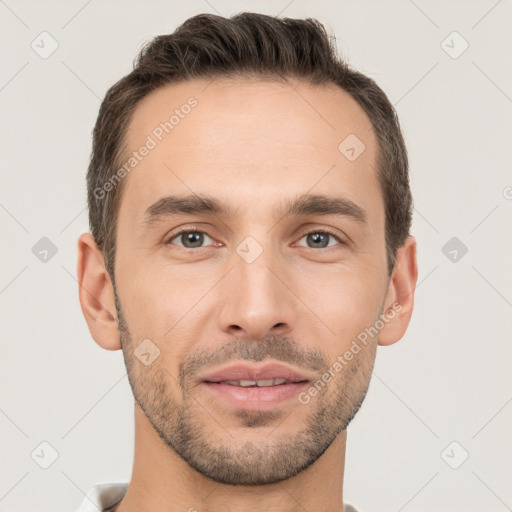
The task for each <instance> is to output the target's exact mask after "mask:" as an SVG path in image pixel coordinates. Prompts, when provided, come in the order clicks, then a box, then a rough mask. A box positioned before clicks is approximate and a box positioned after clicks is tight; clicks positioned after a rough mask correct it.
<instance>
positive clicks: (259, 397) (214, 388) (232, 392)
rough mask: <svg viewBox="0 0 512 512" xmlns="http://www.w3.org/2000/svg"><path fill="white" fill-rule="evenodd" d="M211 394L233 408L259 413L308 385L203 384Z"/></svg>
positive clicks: (294, 395)
mask: <svg viewBox="0 0 512 512" xmlns="http://www.w3.org/2000/svg"><path fill="white" fill-rule="evenodd" d="M203 385H204V386H206V388H207V389H208V390H209V391H210V393H212V394H213V395H214V396H217V397H219V398H221V399H223V400H225V401H226V402H228V403H230V404H231V405H234V406H235V407H239V408H243V409H247V410H252V411H260V410H263V409H271V408H273V407H275V406H277V405H279V404H280V403H282V402H284V401H285V400H289V399H290V398H293V397H296V396H297V395H298V394H299V392H300V391H301V390H302V389H303V388H304V387H306V386H307V385H308V383H307V382H295V383H289V384H279V385H277V386H262V387H258V386H255V387H245V388H244V387H242V386H233V385H231V384H223V383H219V384H217V383H215V382H203Z"/></svg>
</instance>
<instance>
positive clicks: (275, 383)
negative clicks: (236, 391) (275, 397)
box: [223, 379, 286, 388]
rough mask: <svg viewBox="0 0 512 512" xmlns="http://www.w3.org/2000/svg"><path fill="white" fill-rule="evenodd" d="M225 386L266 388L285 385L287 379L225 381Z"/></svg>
mask: <svg viewBox="0 0 512 512" xmlns="http://www.w3.org/2000/svg"><path fill="white" fill-rule="evenodd" d="M223 382H224V384H231V385H232V386H240V387H243V388H247V387H250V386H258V387H266V386H278V385H279V384H284V383H285V382H286V379H267V380H225V381H223Z"/></svg>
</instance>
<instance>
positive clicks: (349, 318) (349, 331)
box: [301, 271, 384, 354]
mask: <svg viewBox="0 0 512 512" xmlns="http://www.w3.org/2000/svg"><path fill="white" fill-rule="evenodd" d="M381 281H382V279H379V277H378V276H375V275H371V274H365V273H359V272H358V273H355V272H347V271H344V272H341V271H340V272H338V273H336V272H333V273H332V274H331V275H330V276H329V277H325V278H320V279H319V278H318V277H317V278H316V279H315V280H314V283H313V282H310V283H309V286H307V287H305V288H304V289H303V292H302V294H301V297H302V299H303V301H304V303H305V304H307V305H308V306H310V308H311V310H312V311H314V312H315V313H316V315H317V316H318V318H319V319H320V321H321V323H322V325H323V328H324V330H325V332H327V333H328V334H331V335H332V336H328V338H329V339H330V340H331V343H330V344H329V349H328V351H329V352H330V353H331V354H334V353H338V352H339V351H340V350H341V349H343V348H344V347H346V346H348V345H350V343H351V341H352V340H353V339H354V338H356V337H357V336H358V335H359V334H360V333H361V332H363V331H364V330H365V329H366V328H368V327H370V326H372V325H373V324H374V323H375V321H376V320H377V319H378V315H379V311H380V307H381V304H382V301H383V300H384V283H383V282H381ZM313 286H314V287H313ZM325 326H327V327H328V328H329V329H327V327H325ZM331 331H332V332H331Z"/></svg>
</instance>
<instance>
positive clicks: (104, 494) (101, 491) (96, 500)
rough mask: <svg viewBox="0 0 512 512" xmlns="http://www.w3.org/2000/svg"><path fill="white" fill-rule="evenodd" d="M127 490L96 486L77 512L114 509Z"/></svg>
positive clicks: (120, 485) (352, 511)
mask: <svg viewBox="0 0 512 512" xmlns="http://www.w3.org/2000/svg"><path fill="white" fill-rule="evenodd" d="M127 490H128V484H127V483H125V482H110V483H100V484H96V485H94V486H93V487H91V489H90V490H89V492H88V493H87V494H86V495H85V496H84V499H83V500H82V503H81V504H80V506H79V507H78V509H77V511H76V512H98V510H101V511H103V510H106V509H108V508H110V507H113V506H114V505H115V504H116V503H118V502H119V501H121V499H122V498H123V496H124V495H125V494H126V491H127ZM345 512H358V510H357V509H356V508H355V507H354V506H353V505H349V504H348V503H346V504H345ZM359 512H361V511H359Z"/></svg>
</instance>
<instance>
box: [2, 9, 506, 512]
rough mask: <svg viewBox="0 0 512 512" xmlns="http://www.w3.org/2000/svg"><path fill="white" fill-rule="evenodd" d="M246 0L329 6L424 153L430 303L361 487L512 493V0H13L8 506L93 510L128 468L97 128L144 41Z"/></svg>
mask: <svg viewBox="0 0 512 512" xmlns="http://www.w3.org/2000/svg"><path fill="white" fill-rule="evenodd" d="M244 10H249V11H254V12H261V13H266V14H273V15H278V14H280V15H281V16H287V17H315V18H317V19H319V20H320V21H321V22H323V23H324V24H325V26H326V28H327V29H328V31H329V32H330V33H334V34H335V35H336V39H337V44H338V46H339V48H340V50H341V52H342V55H343V56H344V57H345V58H347V59H348V61H349V62H350V63H351V64H352V65H353V66H354V67H356V68H358V69H359V70H361V71H362V72H364V73H366V74H368V75H369V76H371V77H372V78H374V79H375V80H376V81H377V82H378V83H379V85H380V86H381V87H382V88H383V89H384V90H385V92H386V93H387V94H388V96H389V98H390V100H391V101H392V102H393V103H394V105H395V106H396V109H397V111H398V114H399V118H400V121H401V124H402V128H403V133H404V137H405V140H406V143H407V147H408V150H409V156H410V169H411V180H412V189H413V194H414V199H415V210H414V223H413V234H414V235H415V237H416V239H417V242H418V260H419V279H418V282H419V284H418V287H417V289H416V304H415V310H414V314H413V317H412V321H411V324H410V327H409V330H408V332H407V334H406V336H405V337H404V338H403V339H402V340H401V341H400V342H399V343H397V344H395V345H393V346H391V347H387V348H386V347H381V348H379V350H378V354H377V361H376V365H375V372H374V375H373V378H372V381H371V384H370V389H369V393H368V395H367V398H366V401H365V403H364V404H363V406H362V408H361V410H360V412H359V413H358V415H357V417H356V418H355V419H354V421H353V422H352V424H351V426H350V427H349V433H348V448H347V459H346V474H345V499H346V501H348V502H352V503H354V504H355V505H357V506H358V507H360V508H361V510H362V511H365V512H371V511H394V512H399V511H402V510H403V511H406V512H413V511H417V512H420V511H432V510H436V511H438V512H441V511H464V512H471V511H475V512H476V511H482V510H485V511H486V512H490V511H496V512H500V511H505V510H511V507H512V486H511V485H510V482H511V480H510V477H511V469H512V436H511V435H510V432H512V428H511V427H512V403H511V402H512V386H511V383H512V372H511V371H510V366H511V356H512V348H511V336H510V335H511V319H512V315H511V311H512V286H511V284H512V283H511V281H512V279H511V278H512V271H511V265H510V262H511V261H512V258H511V253H512V250H511V249H512V243H511V236H510V233H511V227H512V226H511V209H512V200H511V198H512V176H511V174H510V169H511V154H510V147H511V141H512V137H511V136H512V126H511V122H510V121H511V117H510V115H511V111H512V99H511V98H512V68H511V66H510V62H511V49H512V44H511V43H512V41H511V39H512V36H511V34H512V3H511V1H510V0H502V1H497V2H496V1H495V0H479V1H476V0H473V1H471V2H467V1H450V2H446V1H426V0H416V1H414V2H413V1H412V0H409V1H408V0H396V1H377V0H375V1H369V0H366V1H345V0H340V1H322V0H315V1H311V2H307V1H300V0H291V1H290V0H282V1H272V2H271V1H238V2H235V1H225V0H208V1H206V0H204V1H203V0H201V1H199V0H197V1H188V2H177V1H169V0H167V1H148V2H141V1H139V2H136V1H133V0H130V1H127V0H124V1H120V0H119V1H100V0H92V1H91V0H89V1H85V0H72V1H68V2H50V1H47V2H44V1H43V2H36V1H21V0H5V1H4V0H1V1H0V20H1V21H0V34H1V45H0V57H1V66H0V70H1V71H0V102H1V128H0V129H1V133H0V140H1V153H0V155H1V158H0V165H1V188H0V226H1V265H0V306H1V324H0V328H1V357H0V433H1V445H0V450H1V451H0V510H1V511H10V512H22V511H27V510H38V511H41V512H44V511H58V512H61V511H62V512H64V511H69V510H75V509H76V508H77V507H78V504H79V503H80V502H81V500H82V499H83V496H84V493H86V492H87V490H88V489H89V488H90V487H91V486H92V485H94V484H95V483H99V482H114V481H121V482H122V481H126V482H127V481H129V479H130V475H131V468H132V462H133V460H132V458H133V427H134V425H133V396H132V394H131V389H130V387H129V383H128V379H127V377H126V371H125V367H124V362H123V358H122V353H121V352H120V351H116V352H109V351H105V350H103V349H101V348H100V347H99V346H98V345H96V343H95V342H94V341H93V339H92V338H91V336H90V334H89V331H88V329H87V326H86V323H85V321H84V319H83V316H82V313H81V310H80V306H79V301H78V286H77V282H76V258H77V251H76V247H77V238H78V236H79V235H80V234H81V233H82V232H85V231H87V230H88V217H87V209H86V184H85V172H86V167H87V163H88V158H89V154H90V149H91V130H92V128H93V125H94V122H95V120H96V116H97V113H98V108H99V105H100V101H101V99H102V98H103V96H104V94H105V92H106V90H107V89H108V88H109V87H110V86H111V85H112V84H113V83H114V82H115V81H117V80H118V79H119V78H121V77H122V76H123V75H125V74H126V73H127V72H129V71H130V70H131V66H132V62H133V59H134V58H135V56H136V54H137V52H138V51H139V50H140V48H141V46H142V45H143V43H145V42H146V41H149V40H150V39H151V38H153V37H154V36H155V35H158V34H163V33H169V32H172V31H173V30H174V29H175V28H176V27H177V26H178V25H179V24H181V23H182V22H183V21H184V20H185V19H187V18H188V17H190V16H192V15H194V14H198V13H201V12H209V13H217V14H221V15H224V16H230V15H232V14H235V13H237V12H240V11H244ZM42 32H47V33H48V34H44V35H41V33H42ZM43 37H44V38H46V39H45V40H44V41H45V43H41V42H40V41H41V38H43ZM34 41H35V43H34ZM38 41H39V43H38ZM55 44H58V47H57V48H56V49H55V51H54V52H53V53H52V54H51V55H49V56H48V55H44V56H45V57H46V58H43V56H42V55H41V53H44V52H43V48H41V47H42V46H44V48H45V50H44V51H46V52H49V51H51V50H52V49H53V48H52V45H54V46H55ZM37 45H39V46H37ZM34 46H35V47H36V48H37V50H36V49H34ZM42 239H43V240H42ZM38 244H39V245H38ZM41 247H43V249H41ZM45 250H46V251H48V252H47V253H44V255H43V256H42V255H41V252H44V251H45ZM55 251H56V252H55ZM466 251H467V252H466ZM43 260H45V261H43ZM41 443H44V444H41ZM45 464H48V465H49V466H48V467H47V468H46V469H44V468H43V467H42V466H41V465H45ZM309 512H314V511H309Z"/></svg>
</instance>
